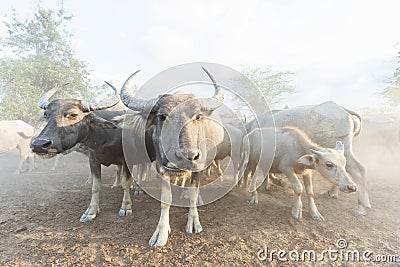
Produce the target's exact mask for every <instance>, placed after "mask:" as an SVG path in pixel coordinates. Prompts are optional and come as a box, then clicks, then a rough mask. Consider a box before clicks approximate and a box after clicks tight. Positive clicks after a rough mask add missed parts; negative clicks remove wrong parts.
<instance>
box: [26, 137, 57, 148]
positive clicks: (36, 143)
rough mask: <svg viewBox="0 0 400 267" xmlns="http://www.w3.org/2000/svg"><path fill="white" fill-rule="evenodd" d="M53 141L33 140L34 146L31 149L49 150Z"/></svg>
mask: <svg viewBox="0 0 400 267" xmlns="http://www.w3.org/2000/svg"><path fill="white" fill-rule="evenodd" d="M51 143H52V142H51V141H50V140H48V139H34V140H32V145H31V147H32V148H33V149H35V148H47V147H48V146H50V145H51Z"/></svg>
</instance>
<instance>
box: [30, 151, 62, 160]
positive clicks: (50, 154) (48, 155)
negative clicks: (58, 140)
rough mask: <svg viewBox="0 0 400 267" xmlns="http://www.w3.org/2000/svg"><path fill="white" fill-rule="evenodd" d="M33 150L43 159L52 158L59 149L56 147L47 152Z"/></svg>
mask: <svg viewBox="0 0 400 267" xmlns="http://www.w3.org/2000/svg"><path fill="white" fill-rule="evenodd" d="M33 152H34V153H35V154H36V155H38V156H39V157H40V158H42V159H50V158H52V157H55V156H56V155H57V154H58V151H57V150H56V149H49V150H47V151H46V152H35V151H33Z"/></svg>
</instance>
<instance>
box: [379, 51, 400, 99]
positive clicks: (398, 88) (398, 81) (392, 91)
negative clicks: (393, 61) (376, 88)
mask: <svg viewBox="0 0 400 267" xmlns="http://www.w3.org/2000/svg"><path fill="white" fill-rule="evenodd" d="M398 54H399V58H400V52H399V53H398ZM399 63H400V60H399ZM380 95H382V96H383V97H384V98H385V99H386V102H387V103H388V104H389V105H390V106H397V105H400V67H398V68H397V69H396V71H395V72H394V74H393V78H392V79H390V81H389V86H387V87H386V88H384V89H383V90H382V91H381V92H380Z"/></svg>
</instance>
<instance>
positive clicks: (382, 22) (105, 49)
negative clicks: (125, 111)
mask: <svg viewBox="0 0 400 267" xmlns="http://www.w3.org/2000/svg"><path fill="white" fill-rule="evenodd" d="M55 2H56V1H50V0H43V1H41V3H42V6H43V7H47V8H56V7H57V5H56V3H55ZM36 3H37V1H33V0H25V1H23V0H20V1H16V0H13V1H8V0H1V10H0V15H1V17H3V16H4V14H5V13H9V12H10V10H11V8H12V7H14V8H15V9H16V10H17V12H18V13H19V14H21V15H22V16H31V15H32V14H33V11H32V10H34V7H35V6H36ZM64 7H65V9H66V10H67V11H68V12H69V13H71V14H72V15H73V16H74V18H73V20H72V22H71V24H70V28H69V29H70V31H71V32H72V33H73V35H74V36H73V45H74V48H75V51H76V53H77V55H78V56H79V57H80V58H81V59H83V60H85V61H86V62H87V63H88V65H89V67H90V69H92V70H93V74H92V77H91V78H92V81H93V83H95V84H100V83H102V81H103V80H111V81H113V82H114V84H115V85H116V86H121V85H122V84H123V82H124V81H125V79H126V78H127V77H128V76H129V75H130V74H131V73H133V72H134V71H135V70H137V69H142V72H141V73H140V75H138V84H139V85H141V84H142V83H144V82H145V81H146V80H147V79H149V78H151V77H152V76H153V75H156V74H157V73H158V72H160V71H162V70H165V69H166V68H169V67H172V66H175V65H178V64H182V63H188V62H196V61H208V62H215V63H219V64H224V65H227V66H230V67H232V68H235V69H239V68H240V65H241V64H245V65H250V66H272V68H273V69H274V70H282V71H292V72H294V73H295V75H294V76H293V85H294V86H295V87H296V89H297V91H298V93H297V94H295V95H292V96H290V97H288V98H287V101H285V103H283V104H282V106H284V105H285V104H288V105H289V106H296V105H303V104H315V103H320V102H323V101H326V100H334V101H336V102H337V103H339V104H341V105H344V106H346V107H349V108H353V109H357V110H359V109H360V108H363V107H367V106H373V107H376V106H380V105H383V102H382V99H381V98H380V97H379V96H378V95H376V93H377V92H378V91H379V90H381V89H382V88H384V87H385V86H386V84H385V82H386V81H387V80H388V79H389V78H390V77H391V76H392V75H393V72H394V70H395V69H396V67H397V66H398V65H399V64H398V62H397V61H398V58H397V52H398V51H400V45H399V42H400V30H399V25H400V16H399V10H400V1H398V0H392V1H386V0H380V1H366V0H364V1H350V0H334V1H333V0H332V1H328V0H324V1H319V0H304V1H288V0H267V1H262V0H259V1H256V0H254V1H253V0H246V1H243V0H241V1H232V0H220V1H209V0H202V1H178V0H171V1H130V0H118V1H111V0H109V1H106V0H98V1H94V0H92V1H80V0H65V1H64ZM1 27H3V26H1ZM0 32H3V30H1V31H0Z"/></svg>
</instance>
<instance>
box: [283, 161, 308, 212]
mask: <svg viewBox="0 0 400 267" xmlns="http://www.w3.org/2000/svg"><path fill="white" fill-rule="evenodd" d="M284 173H285V175H286V176H287V177H288V178H289V181H290V183H291V185H292V188H293V191H294V193H295V197H294V198H295V202H294V205H293V207H292V217H293V218H295V219H298V220H300V219H301V218H302V217H303V211H302V208H303V203H302V202H301V195H302V194H303V186H302V185H301V182H300V180H299V178H298V177H297V175H296V173H295V172H294V170H293V169H290V170H288V171H286V172H284Z"/></svg>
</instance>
